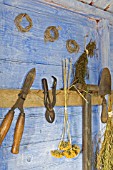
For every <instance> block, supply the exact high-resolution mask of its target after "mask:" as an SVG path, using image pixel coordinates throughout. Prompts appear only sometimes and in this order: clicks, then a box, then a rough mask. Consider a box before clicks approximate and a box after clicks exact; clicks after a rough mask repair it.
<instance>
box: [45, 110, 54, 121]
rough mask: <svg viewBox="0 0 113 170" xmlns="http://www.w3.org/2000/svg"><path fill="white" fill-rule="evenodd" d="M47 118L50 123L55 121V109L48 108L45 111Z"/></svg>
mask: <svg viewBox="0 0 113 170" xmlns="http://www.w3.org/2000/svg"><path fill="white" fill-rule="evenodd" d="M45 118H46V120H47V121H48V122H49V123H53V122H54V119H55V112H54V110H51V111H50V110H46V112H45Z"/></svg>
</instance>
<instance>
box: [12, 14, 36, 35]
mask: <svg viewBox="0 0 113 170" xmlns="http://www.w3.org/2000/svg"><path fill="white" fill-rule="evenodd" d="M24 17H25V18H26V20H27V21H28V22H29V25H28V26H26V27H25V28H24V27H22V26H21V24H20V23H21V22H22V19H23V18H24ZM14 22H15V25H16V27H17V28H18V30H19V31H20V32H28V31H29V30H30V29H31V28H32V26H33V23H32V19H31V18H30V17H29V15H27V14H26V13H22V14H19V15H18V16H17V17H16V18H15V20H14Z"/></svg>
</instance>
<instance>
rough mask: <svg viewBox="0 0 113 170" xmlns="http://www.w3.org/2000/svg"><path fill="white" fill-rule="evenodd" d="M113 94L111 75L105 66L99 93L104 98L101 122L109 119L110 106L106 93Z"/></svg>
mask: <svg viewBox="0 0 113 170" xmlns="http://www.w3.org/2000/svg"><path fill="white" fill-rule="evenodd" d="M107 94H111V75H110V71H109V69H108V68H104V69H103V71H102V74H101V79H100V84H99V95H101V97H102V98H103V101H102V112H101V122H102V123H106V122H107V119H108V108H107V101H106V99H105V95H107Z"/></svg>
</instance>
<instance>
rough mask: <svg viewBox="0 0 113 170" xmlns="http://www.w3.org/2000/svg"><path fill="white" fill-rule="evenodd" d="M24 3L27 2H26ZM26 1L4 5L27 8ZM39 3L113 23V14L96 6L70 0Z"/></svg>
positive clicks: (32, 1) (6, 2) (32, 2)
mask: <svg viewBox="0 0 113 170" xmlns="http://www.w3.org/2000/svg"><path fill="white" fill-rule="evenodd" d="M24 1H26V0H24ZM24 1H22V0H21V1H19V2H17V1H16V0H13V1H11V0H10V1H9V0H5V2H4V3H5V4H7V5H12V6H16V7H20V8H25V6H26V3H25V2H24ZM39 2H41V3H44V4H48V5H51V6H53V7H55V6H57V7H61V8H64V9H67V10H71V11H74V12H78V13H80V14H83V15H85V16H88V17H93V18H95V19H98V20H99V19H102V18H105V19H108V20H109V21H110V24H112V23H113V19H112V17H111V16H112V14H110V13H108V12H104V11H102V10H100V9H98V8H96V7H94V6H90V5H87V4H85V3H82V2H79V1H73V0H70V1H67V2H65V0H39ZM94 2H95V0H94ZM37 3H38V1H34V0H31V1H30V3H29V4H30V5H31V7H32V6H33V5H35V6H34V7H36V6H37ZM27 4H28V3H27ZM102 4H103V3H102ZM22 6H23V7H22ZM31 7H30V8H31ZM28 8H29V6H28Z"/></svg>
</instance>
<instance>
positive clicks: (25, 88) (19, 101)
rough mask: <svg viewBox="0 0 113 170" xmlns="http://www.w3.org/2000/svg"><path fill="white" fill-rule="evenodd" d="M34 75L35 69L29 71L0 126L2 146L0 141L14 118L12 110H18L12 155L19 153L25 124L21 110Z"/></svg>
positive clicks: (22, 110)
mask: <svg viewBox="0 0 113 170" xmlns="http://www.w3.org/2000/svg"><path fill="white" fill-rule="evenodd" d="M35 75H36V70H35V68H33V69H31V70H30V71H29V72H28V74H27V76H26V79H25V81H24V84H23V87H22V89H21V91H20V93H19V95H18V99H17V101H16V103H15V104H14V105H13V107H12V108H11V110H9V112H8V113H7V114H6V116H5V118H4V120H3V122H2V124H1V126H0V145H1V144H2V141H3V140H4V138H5V136H6V134H7V132H8V130H9V128H10V126H11V123H12V120H13V117H14V110H15V109H16V108H18V109H19V110H20V114H19V117H18V120H17V123H16V127H15V132H14V140H13V146H12V150H11V152H12V153H14V154H17V153H19V146H20V141H21V138H22V134H23V130H24V122H25V113H24V109H23V104H24V101H25V99H26V96H27V94H28V93H29V89H30V87H31V86H32V83H33V81H34V78H35Z"/></svg>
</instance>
